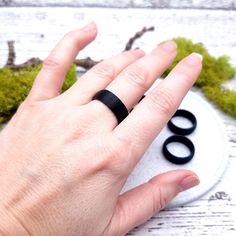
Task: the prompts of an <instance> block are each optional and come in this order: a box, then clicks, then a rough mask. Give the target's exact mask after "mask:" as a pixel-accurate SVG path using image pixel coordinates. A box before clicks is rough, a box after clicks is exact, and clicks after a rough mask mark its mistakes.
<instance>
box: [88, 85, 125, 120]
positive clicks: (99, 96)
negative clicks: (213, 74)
mask: <svg viewBox="0 0 236 236" xmlns="http://www.w3.org/2000/svg"><path fill="white" fill-rule="evenodd" d="M92 100H98V101H100V102H102V103H103V104H104V105H106V106H107V107H108V108H109V109H110V110H111V111H112V113H113V114H114V115H115V117H116V119H117V121H118V124H120V123H121V122H122V121H123V120H124V119H125V118H126V117H127V116H128V114H129V111H128V109H127V108H126V106H125V105H124V103H123V102H122V101H121V100H120V99H119V98H118V97H117V96H116V95H115V94H113V93H112V92H110V91H108V90H106V89H104V90H100V91H98V92H97V93H96V94H95V95H94V97H93V99H92Z"/></svg>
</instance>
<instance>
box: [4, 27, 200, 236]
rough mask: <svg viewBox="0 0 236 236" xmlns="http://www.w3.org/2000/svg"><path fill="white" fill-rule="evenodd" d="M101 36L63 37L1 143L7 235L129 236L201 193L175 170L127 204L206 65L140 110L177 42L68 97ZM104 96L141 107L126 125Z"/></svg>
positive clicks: (95, 74)
mask: <svg viewBox="0 0 236 236" xmlns="http://www.w3.org/2000/svg"><path fill="white" fill-rule="evenodd" d="M96 34H97V29H96V25H95V24H94V23H90V24H89V25H87V26H86V27H84V28H82V29H80V30H75V31H72V32H69V33H68V34H66V35H65V36H64V38H63V39H62V40H61V41H60V42H59V43H58V44H57V46H56V47H55V48H54V49H53V51H52V52H51V54H50V55H49V56H48V58H47V59H46V60H45V61H44V65H43V68H42V70H41V71H40V73H39V74H38V76H37V78H36V79H35V82H34V85H33V87H32V90H31V92H30V94H29V96H28V97H27V99H26V100H25V101H24V102H23V103H22V104H21V106H20V107H19V109H18V111H17V112H16V114H15V115H14V117H13V118H12V119H11V121H10V122H9V123H8V125H7V126H6V127H5V129H4V130H3V131H2V132H1V133H0V154H1V155H0V189H1V197H0V214H1V217H0V235H17V236H21V235H89V236H91V235H96V236H98V235H112V236H113V235H124V234H125V233H127V232H128V231H130V230H131V229H132V228H134V227H135V226H138V225H140V224H141V223H144V222H145V221H147V220H148V219H149V218H150V217H151V216H153V215H154V214H156V213H158V212H159V211H160V210H161V209H162V208H164V207H165V206H166V205H167V204H168V202H170V201H171V199H173V198H174V197H175V196H176V195H177V194H178V193H179V192H181V191H184V190H186V189H189V188H191V187H193V186H195V185H197V184H198V183H199V179H198V177H197V176H196V174H194V173H193V172H191V171H188V170H176V171H171V172H168V173H165V174H161V175H159V176H156V177H154V178H152V179H151V180H150V181H148V182H147V183H145V184H143V185H141V186H138V187H136V188H135V189H132V190H130V191H128V192H126V193H124V194H122V195H120V191H121V189H122V187H123V185H124V183H125V181H126V179H127V177H128V176H129V174H130V173H131V171H132V170H133V168H134V167H135V165H136V164H137V162H138V161H139V160H140V158H141V157H142V155H143V154H144V152H145V150H146V149H147V148H148V146H149V145H150V144H151V142H152V141H153V140H154V138H155V137H156V136H157V135H158V133H159V132H160V130H161V129H162V128H163V127H164V126H165V125H166V123H167V121H168V120H169V119H170V117H171V116H172V115H173V113H174V112H175V111H176V109H177V108H178V106H179V104H180V103H181V101H182V99H183V97H184V96H185V95H186V93H187V92H188V90H189V89H190V88H191V86H192V85H193V83H194V82H195V80H196V79H197V77H198V75H199V73H200V71H201V66H202V62H201V57H200V56H199V55H197V54H191V55H190V56H188V57H187V58H185V59H183V60H182V61H181V62H180V63H179V64H178V65H177V66H176V67H175V68H174V69H173V71H172V72H171V73H170V74H169V75H168V77H167V78H166V79H165V80H164V81H163V82H161V84H160V85H159V86H158V87H156V88H155V89H153V90H152V91H151V92H150V93H149V94H148V95H147V96H146V97H145V99H143V100H142V101H141V102H140V103H139V104H138V105H136V103H137V102H138V101H139V99H140V97H141V96H142V95H143V94H144V92H145V91H146V90H147V89H148V88H149V87H150V86H151V85H152V84H153V82H154V81H155V80H156V78H158V77H160V76H161V74H162V73H163V72H164V71H165V70H166V68H167V67H168V66H169V65H170V64H171V63H172V62H173V60H174V58H175V55H176V46H175V44H174V43H173V42H166V43H164V44H161V45H159V46H157V47H156V48H155V49H153V51H152V52H150V53H148V54H147V55H145V54H144V52H143V51H141V50H133V51H129V52H123V53H121V54H120V55H117V56H114V57H112V58H110V59H107V60H104V61H103V62H101V63H100V64H98V65H96V66H95V67H94V68H92V69H91V70H90V71H88V72H87V73H86V74H85V75H84V76H83V77H82V78H80V79H79V80H78V81H77V82H76V83H75V84H74V85H73V86H72V87H71V88H70V89H69V90H67V91H66V92H65V93H63V94H61V87H62V84H63V81H64V77H65V74H66V71H67V70H68V68H69V66H70V65H71V63H72V62H73V61H74V58H75V57H76V56H77V54H78V52H79V51H80V50H82V49H83V48H84V47H85V46H86V45H87V44H89V43H90V42H91V41H93V40H94V39H95V37H96ZM105 88H106V89H108V90H110V91H112V92H113V93H114V94H116V95H117V96H118V97H119V98H120V99H121V100H122V101H123V103H124V104H125V105H126V106H127V108H128V109H129V110H130V109H131V108H132V107H134V106H135V105H136V106H135V108H134V110H133V111H132V112H131V113H130V114H129V116H128V117H127V118H126V119H125V120H124V121H123V122H121V123H120V124H119V125H118V124H117V121H116V118H115V117H114V115H113V113H112V112H111V111H110V110H109V109H108V108H107V107H106V106H105V105H104V104H102V103H101V102H99V101H96V100H93V101H91V100H92V97H93V96H94V94H95V93H96V92H97V91H99V90H101V89H105Z"/></svg>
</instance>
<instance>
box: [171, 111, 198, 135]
mask: <svg viewBox="0 0 236 236" xmlns="http://www.w3.org/2000/svg"><path fill="white" fill-rule="evenodd" d="M176 116H180V117H184V118H186V119H188V120H189V121H190V122H191V123H192V126H191V127H190V128H181V127H179V126H177V125H175V124H174V122H173V121H172V118H173V117H176ZM172 118H171V119H170V120H169V122H168V123H167V126H168V128H169V129H170V130H171V131H172V132H173V133H175V134H179V135H189V134H191V133H192V132H193V131H194V130H195V129H196V127H197V119H196V117H195V116H194V115H193V113H191V112H190V111H187V110H184V109H179V110H177V111H176V112H175V114H174V115H173V116H172Z"/></svg>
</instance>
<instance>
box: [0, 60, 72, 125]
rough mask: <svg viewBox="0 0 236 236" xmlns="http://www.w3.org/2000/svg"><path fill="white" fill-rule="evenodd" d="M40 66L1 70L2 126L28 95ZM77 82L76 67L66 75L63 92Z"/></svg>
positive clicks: (0, 108)
mask: <svg viewBox="0 0 236 236" xmlns="http://www.w3.org/2000/svg"><path fill="white" fill-rule="evenodd" d="M41 67H42V65H41V64H38V65H35V66H33V67H27V68H23V69H9V68H1V69H0V124H1V123H5V122H6V121H8V120H9V119H10V118H11V117H12V115H13V114H14V113H15V111H16V110H17V108H18V106H19V105H20V103H21V102H23V101H24V99H25V98H26V96H27V95H28V93H29V91H30V89H31V87H32V84H33V81H34V79H35V77H36V75H37V74H38V72H39V70H40V69H41ZM75 81H76V73H75V66H74V65H73V66H72V67H71V68H70V70H69V71H68V73H67V75H66V80H65V83H64V85H63V89H62V90H63V91H64V90H66V89H67V88H69V87H70V86H71V85H72V84H73V83H74V82H75Z"/></svg>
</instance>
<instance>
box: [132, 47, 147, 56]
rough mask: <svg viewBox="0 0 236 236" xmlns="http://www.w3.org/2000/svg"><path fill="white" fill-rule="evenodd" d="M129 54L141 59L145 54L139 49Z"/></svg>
mask: <svg viewBox="0 0 236 236" xmlns="http://www.w3.org/2000/svg"><path fill="white" fill-rule="evenodd" d="M130 52H131V53H132V54H133V55H134V56H136V57H142V56H144V55H145V52H144V51H143V50H141V49H134V50H130Z"/></svg>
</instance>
